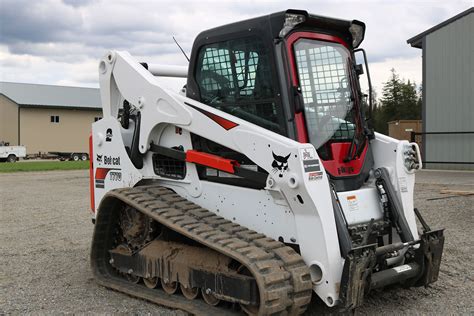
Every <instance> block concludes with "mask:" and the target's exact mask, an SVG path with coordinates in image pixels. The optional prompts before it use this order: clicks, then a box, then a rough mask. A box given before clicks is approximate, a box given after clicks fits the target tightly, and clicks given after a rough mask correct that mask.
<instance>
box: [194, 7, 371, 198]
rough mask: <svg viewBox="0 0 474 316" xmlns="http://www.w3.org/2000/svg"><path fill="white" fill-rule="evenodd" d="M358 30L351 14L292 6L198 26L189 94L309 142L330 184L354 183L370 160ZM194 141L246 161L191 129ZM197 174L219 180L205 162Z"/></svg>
mask: <svg viewBox="0 0 474 316" xmlns="http://www.w3.org/2000/svg"><path fill="white" fill-rule="evenodd" d="M364 31H365V25H364V23H362V22H359V21H356V20H354V21H345V20H339V19H333V18H327V17H322V16H316V15H310V14H308V13H307V12H306V11H298V10H287V11H284V12H278V13H274V14H271V15H267V16H263V17H258V18H254V19H250V20H247V21H242V22H237V23H233V24H230V25H225V26H222V27H218V28H215V29H211V30H208V31H204V32H202V33H201V34H199V35H198V37H197V38H196V40H195V42H194V45H193V51H192V54H191V60H190V66H189V75H188V81H187V91H186V93H187V96H188V97H190V98H192V99H195V100H197V101H200V102H202V103H205V104H207V105H210V106H213V107H215V108H217V109H219V110H222V111H225V112H227V113H230V114H232V115H235V116H237V117H240V118H242V119H244V120H246V121H248V122H251V123H254V124H256V125H259V126H261V127H263V128H266V129H268V130H271V131H274V132H276V133H279V134H281V135H284V136H286V137H289V138H292V139H294V140H297V141H299V142H304V143H308V142H309V143H311V144H313V146H314V147H315V148H316V149H317V151H318V155H319V157H320V158H321V159H322V163H323V165H324V167H325V169H326V171H327V173H328V174H329V176H330V179H331V181H332V183H333V184H334V186H335V188H336V190H337V191H348V190H355V189H358V188H360V187H361V186H362V185H363V183H364V182H365V181H366V180H367V179H368V176H369V170H370V169H371V168H372V166H373V158H372V154H371V152H370V147H369V138H370V135H371V132H370V131H369V129H368V128H367V125H366V121H365V117H364V108H363V98H362V93H361V90H360V86H359V75H360V74H361V73H362V71H361V69H362V67H361V66H359V65H356V63H355V57H354V50H355V49H356V48H357V47H358V46H359V45H360V43H361V42H362V40H363V37H364ZM193 145H194V146H195V147H197V148H199V149H200V150H203V151H207V152H211V153H215V154H219V155H221V156H224V157H228V158H232V159H236V160H239V162H240V163H242V164H252V162H250V161H246V158H245V157H238V155H237V156H236V155H235V154H236V153H235V152H232V151H230V150H229V149H226V148H224V147H222V146H220V145H217V144H215V143H212V142H210V141H208V140H204V139H202V138H200V137H198V136H195V135H194V136H193ZM200 176H201V178H202V179H205V180H210V181H219V182H223V181H221V180H222V179H221V180H219V179H217V178H214V179H212V177H210V178H209V177H207V175H206V174H205V171H204V170H201V172H200ZM206 177H207V178H206ZM226 181H227V182H229V181H236V180H234V179H225V180H224V182H226ZM232 184H236V183H232ZM237 185H238V184H237ZM244 185H245V184H244Z"/></svg>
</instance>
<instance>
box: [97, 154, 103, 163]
mask: <svg viewBox="0 0 474 316" xmlns="http://www.w3.org/2000/svg"><path fill="white" fill-rule="evenodd" d="M102 156H103V155H97V157H96V160H97V162H100V163H102Z"/></svg>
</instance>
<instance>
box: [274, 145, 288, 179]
mask: <svg viewBox="0 0 474 316" xmlns="http://www.w3.org/2000/svg"><path fill="white" fill-rule="evenodd" d="M272 155H273V159H274V160H273V162H272V167H273V173H277V172H278V176H279V177H280V178H282V177H283V173H284V172H286V171H288V170H289V169H288V158H290V155H291V153H290V154H288V155H287V156H285V157H283V156H278V155H275V153H274V152H273V151H272Z"/></svg>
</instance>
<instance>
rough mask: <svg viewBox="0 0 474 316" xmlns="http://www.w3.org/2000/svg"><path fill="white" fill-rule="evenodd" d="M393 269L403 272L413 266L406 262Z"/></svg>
mask: <svg viewBox="0 0 474 316" xmlns="http://www.w3.org/2000/svg"><path fill="white" fill-rule="evenodd" d="M393 270H395V271H397V273H402V272H405V271H408V270H411V267H410V266H409V265H407V264H405V265H403V266H398V267H395V268H393Z"/></svg>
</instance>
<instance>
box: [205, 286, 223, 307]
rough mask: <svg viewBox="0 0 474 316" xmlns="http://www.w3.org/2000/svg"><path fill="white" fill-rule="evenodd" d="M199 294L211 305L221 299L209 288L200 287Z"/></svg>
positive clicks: (215, 304)
mask: <svg viewBox="0 0 474 316" xmlns="http://www.w3.org/2000/svg"><path fill="white" fill-rule="evenodd" d="M201 294H202V298H203V299H204V301H205V302H206V303H207V304H209V305H211V306H217V305H218V304H219V303H220V301H221V300H220V299H218V298H217V297H215V296H214V294H212V292H211V290H209V289H207V290H205V289H202V290H201Z"/></svg>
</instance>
